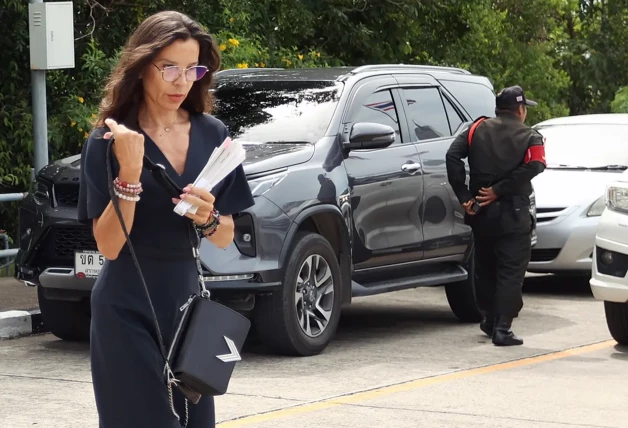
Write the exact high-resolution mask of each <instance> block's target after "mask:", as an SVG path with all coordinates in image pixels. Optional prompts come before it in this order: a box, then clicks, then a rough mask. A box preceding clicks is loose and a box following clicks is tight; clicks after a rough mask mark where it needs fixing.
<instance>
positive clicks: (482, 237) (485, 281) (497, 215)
mask: <svg viewBox="0 0 628 428" xmlns="http://www.w3.org/2000/svg"><path fill="white" fill-rule="evenodd" d="M529 206H530V202H529V199H528V198H526V197H512V198H509V199H507V200H499V201H495V202H493V203H492V204H491V205H488V206H486V207H483V208H482V209H481V210H480V212H479V213H478V214H476V215H474V216H467V223H468V224H469V225H471V228H472V229H473V236H474V241H475V287H476V296H477V299H478V305H479V307H480V310H482V311H483V312H485V313H487V314H488V315H489V316H497V315H502V316H506V317H512V318H516V317H517V316H518V315H519V312H520V311H521V309H522V308H523V295H522V288H523V281H524V279H525V274H526V271H527V268H528V263H529V262H530V251H531V232H532V227H533V220H532V216H531V215H530V211H529Z"/></svg>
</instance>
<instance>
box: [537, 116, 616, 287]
mask: <svg viewBox="0 0 628 428" xmlns="http://www.w3.org/2000/svg"><path fill="white" fill-rule="evenodd" d="M534 128H536V129H537V130H538V131H539V132H540V133H541V134H543V136H544V137H545V139H546V141H545V153H546V158H547V169H546V170H545V172H543V174H540V175H538V176H536V177H535V178H534V180H533V184H534V189H535V193H536V205H537V222H538V224H537V237H538V241H537V244H536V246H535V248H534V249H533V250H532V259H531V261H530V264H529V267H528V270H529V271H530V272H534V273H553V274H567V275H586V276H590V275H591V267H592V260H593V245H594V241H595V231H596V229H597V226H598V222H599V221H600V215H601V214H602V212H603V211H604V208H605V205H604V191H605V189H606V185H607V184H608V183H609V181H612V180H614V179H616V177H617V176H618V175H619V174H621V173H622V172H623V171H625V170H626V169H627V168H628V114H594V115H582V116H571V117H561V118H555V119H550V120H547V121H544V122H541V123H538V124H536V125H535V126H534Z"/></svg>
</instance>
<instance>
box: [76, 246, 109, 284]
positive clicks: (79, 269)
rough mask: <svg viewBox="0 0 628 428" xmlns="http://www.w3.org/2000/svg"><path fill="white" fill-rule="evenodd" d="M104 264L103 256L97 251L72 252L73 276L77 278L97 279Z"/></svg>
mask: <svg viewBox="0 0 628 428" xmlns="http://www.w3.org/2000/svg"><path fill="white" fill-rule="evenodd" d="M104 264H105V256H103V255H102V254H100V253H99V252H98V251H75V252H74V275H75V276H76V277H77V278H97V277H98V275H99V274H100V270H101V269H102V266H103V265H104Z"/></svg>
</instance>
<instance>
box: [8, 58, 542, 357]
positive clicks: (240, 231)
mask: <svg viewBox="0 0 628 428" xmlns="http://www.w3.org/2000/svg"><path fill="white" fill-rule="evenodd" d="M213 92H214V95H215V100H216V102H215V105H216V109H215V112H214V114H215V116H216V117H218V118H219V119H221V120H222V121H223V122H224V123H225V124H226V125H227V126H228V128H229V130H230V133H231V135H232V137H233V138H234V139H239V140H240V141H242V142H243V143H244V144H245V147H246V150H247V159H246V161H245V163H244V168H245V171H246V174H247V177H248V180H249V183H250V186H251V190H252V192H253V194H254V196H255V205H254V206H253V207H252V208H250V209H248V210H246V211H245V212H242V213H240V214H239V215H238V216H236V219H235V224H236V234H235V240H234V243H233V244H232V245H231V246H230V247H228V248H227V249H226V250H221V249H218V248H216V247H214V246H213V245H211V244H209V243H203V245H202V247H201V260H202V264H203V268H204V270H205V281H206V283H207V287H208V288H209V289H210V290H212V295H213V296H214V297H215V298H217V299H218V300H220V301H221V302H223V303H224V304H227V305H229V306H230V307H232V308H234V309H235V310H238V311H240V312H242V313H245V314H247V315H248V316H250V317H251V319H252V320H253V325H254V328H255V330H256V332H257V334H258V336H259V337H260V338H261V339H263V341H264V342H266V344H267V345H269V346H270V347H271V348H272V349H274V350H275V351H277V352H280V353H287V354H296V355H312V354H317V353H320V352H321V351H323V350H324V349H325V347H326V346H327V345H328V344H329V342H330V340H331V339H332V338H333V336H334V334H335V331H336V327H337V325H338V320H339V317H340V313H341V308H342V307H343V306H346V305H348V304H350V303H351V301H352V298H354V297H358V296H373V295H377V294H380V293H387V292H391V291H395V290H403V289H409V288H415V287H421V286H425V287H432V286H444V287H445V290H446V296H447V299H448V302H449V305H450V307H451V309H452V310H453V313H454V314H455V316H457V317H458V318H459V319H460V320H461V321H464V322H477V321H479V320H480V318H481V317H480V313H479V311H478V308H477V305H476V300H475V290H474V282H473V269H472V262H473V254H474V251H473V237H472V233H471V230H470V228H469V227H468V226H467V225H465V224H464V216H463V210H462V208H461V206H460V204H459V203H458V201H457V199H456V197H455V195H454V193H453V190H452V189H451V187H450V186H449V183H448V182H447V172H446V168H445V153H446V151H447V149H448V148H449V146H450V144H451V142H452V141H453V139H454V137H455V136H456V135H457V133H459V132H461V131H462V130H464V129H465V127H466V126H468V124H469V122H470V121H472V120H473V119H475V118H476V117H478V116H481V115H486V116H492V115H494V108H495V94H494V91H493V87H492V85H491V83H490V81H489V80H488V79H487V78H486V77H483V76H475V75H472V74H470V73H469V72H468V71H465V70H461V69H454V68H444V67H427V66H403V65H372V66H363V67H357V68H326V69H311V70H303V69H298V70H281V69H273V70H268V69H257V70H252V69H248V70H233V71H224V72H221V73H219V74H218V76H217V81H216V87H215V89H214V90H213ZM78 167H79V158H78V157H77V156H75V157H72V158H69V159H67V160H65V161H63V162H61V163H55V164H52V165H50V166H48V167H46V168H44V169H42V170H41V171H40V172H39V173H38V174H37V180H36V181H35V183H34V185H33V191H32V192H31V193H30V195H29V196H28V197H27V198H26V199H25V200H24V202H23V204H22V206H21V209H20V226H19V230H20V240H19V246H20V251H19V253H18V256H17V258H16V266H17V269H16V276H17V278H19V279H21V280H22V281H24V282H26V283H27V284H30V285H35V286H37V287H38V295H39V301H40V307H41V311H42V316H43V318H44V322H45V324H47V325H48V327H49V328H50V330H51V331H52V332H53V333H54V334H55V335H57V336H58V337H60V338H64V339H84V338H86V337H88V334H89V332H88V325H89V299H88V298H89V294H90V290H91V288H92V284H93V282H94V279H95V277H97V274H98V271H99V268H100V263H101V262H102V261H103V260H104V259H103V258H102V257H101V256H99V255H98V254H97V253H84V252H85V251H89V252H93V251H95V250H96V245H95V242H94V240H93V238H92V233H91V230H90V229H89V228H85V227H83V226H81V225H80V224H78V223H77V222H76V204H77V199H78V187H79V182H78V180H79V171H78ZM530 210H531V213H532V215H533V213H534V207H533V206H531V208H530ZM90 254H92V255H93V256H94V257H92V258H91V259H90V258H89V255H90Z"/></svg>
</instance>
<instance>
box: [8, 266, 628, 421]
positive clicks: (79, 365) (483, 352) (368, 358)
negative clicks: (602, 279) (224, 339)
mask: <svg viewBox="0 0 628 428" xmlns="http://www.w3.org/2000/svg"><path fill="white" fill-rule="evenodd" d="M514 328H515V330H516V332H517V333H518V334H520V335H522V336H523V338H524V340H525V344H524V345H523V346H520V347H513V348H499V347H495V346H493V345H492V344H491V343H490V340H489V339H488V338H486V337H485V336H483V335H482V333H481V331H480V330H479V329H478V327H477V326H475V325H465V324H461V323H459V322H457V321H456V319H455V318H454V317H453V315H452V314H451V311H450V310H449V307H448V305H447V303H446V299H445V294H444V290H443V289H441V288H435V289H416V290H409V291H403V292H397V293H391V294H387V295H382V296H374V297H369V298H362V299H358V300H356V302H355V304H354V305H353V306H352V307H351V308H350V309H349V310H347V311H346V312H345V314H344V316H343V318H342V321H341V326H340V329H339V331H338V335H337V338H336V340H335V341H334V342H333V343H332V345H331V346H330V347H329V348H328V349H327V351H326V352H325V353H323V354H322V355H319V356H316V357H307V358H286V357H279V356H275V355H271V354H268V353H266V351H265V350H264V348H263V347H261V346H260V345H256V344H249V345H248V346H247V347H246V352H245V354H244V360H243V361H242V362H241V363H239V365H238V366H237V367H236V370H235V373H234V377H233V379H232V382H231V385H230V389H229V393H228V394H227V395H225V396H222V397H218V398H217V400H216V403H217V418H218V421H219V424H218V427H219V428H227V427H229V428H237V427H256V428H271V427H272V428H284V427H286V428H292V427H297V426H298V427H302V428H309V427H312V428H327V427H330V428H331V427H339V428H341V427H351V428H371V427H372V428H376V427H377V428H382V427H385V428H405V427H412V428H419V427H421V428H422V427H425V428H439V427H446V428H454V427H455V428H458V427H459V428H468V427H482V428H502V427H503V428H506V427H508V428H520V427H525V428H559V427H563V428H564V427H617V428H619V427H625V426H626V422H625V421H627V420H628V408H626V406H625V402H626V397H628V385H626V382H625V379H626V378H627V377H628V365H627V364H626V363H627V362H628V349H622V348H620V347H618V346H616V344H615V342H614V341H612V340H610V335H609V333H608V330H607V327H606V323H605V319H604V309H603V305H602V304H601V303H600V302H597V301H595V300H594V299H593V298H592V297H591V293H590V291H589V289H588V286H587V283H586V280H581V281H575V280H563V281H556V280H552V279H546V278H532V279H530V280H529V281H528V285H527V286H526V294H525V307H524V309H523V312H522V314H521V316H520V318H519V319H518V320H517V321H516V323H515V326H514ZM120 387H121V388H123V387H124V380H122V379H121V384H120ZM35 426H37V427H45V428H74V427H76V428H79V427H80V428H97V427H98V423H97V413H96V409H95V405H94V400H93V391H92V385H91V377H90V368H89V348H88V345H87V344H75V343H65V342H62V341H60V340H57V339H56V338H54V337H53V336H51V335H50V334H43V335H38V336H30V337H25V338H20V339H12V340H5V341H0V427H1V428H27V427H28V428H32V427H35Z"/></svg>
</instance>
